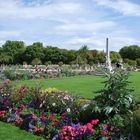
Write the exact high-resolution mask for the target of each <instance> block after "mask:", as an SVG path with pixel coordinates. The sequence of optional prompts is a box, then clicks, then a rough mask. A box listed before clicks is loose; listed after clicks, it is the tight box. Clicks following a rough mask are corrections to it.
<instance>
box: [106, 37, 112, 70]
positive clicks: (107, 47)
mask: <svg viewBox="0 0 140 140" xmlns="http://www.w3.org/2000/svg"><path fill="white" fill-rule="evenodd" d="M108 42H109V41H108V38H106V67H107V68H108V69H109V71H111V70H112V66H111V60H110V52H109V46H108Z"/></svg>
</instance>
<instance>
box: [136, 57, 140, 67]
mask: <svg viewBox="0 0 140 140" xmlns="http://www.w3.org/2000/svg"><path fill="white" fill-rule="evenodd" d="M136 63H137V66H140V58H137V59H136Z"/></svg>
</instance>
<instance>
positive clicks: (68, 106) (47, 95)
mask: <svg viewBox="0 0 140 140" xmlns="http://www.w3.org/2000/svg"><path fill="white" fill-rule="evenodd" d="M41 99H42V103H41V108H42V109H45V110H44V111H50V112H53V113H63V112H71V111H74V110H78V108H79V104H78V102H77V99H78V98H77V97H74V96H72V95H70V94H69V93H68V92H67V91H60V90H57V89H55V88H52V89H51V88H50V89H48V90H45V91H43V92H42V94H41Z"/></svg>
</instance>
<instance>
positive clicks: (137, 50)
mask: <svg viewBox="0 0 140 140" xmlns="http://www.w3.org/2000/svg"><path fill="white" fill-rule="evenodd" d="M119 53H120V55H121V57H122V58H123V59H131V60H136V59H137V58H140V47H139V46H137V45H131V46H126V47H123V48H121V49H120V51H119Z"/></svg>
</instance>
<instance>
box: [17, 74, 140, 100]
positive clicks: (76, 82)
mask: <svg viewBox="0 0 140 140" xmlns="http://www.w3.org/2000/svg"><path fill="white" fill-rule="evenodd" d="M103 81H105V78H104V77H99V76H78V77H65V78H61V79H41V80H25V81H20V82H17V85H18V86H21V85H27V86H29V87H33V86H37V85H39V84H40V85H41V86H42V88H44V89H45V88H49V87H55V88H58V89H63V90H68V91H70V92H71V93H72V94H73V95H80V96H83V97H86V98H93V97H94V96H96V95H97V94H96V93H95V92H96V91H98V90H100V89H101V88H102V87H104V84H103V83H102V82H103ZM129 81H130V82H131V83H130V87H132V88H133V89H134V90H135V91H134V93H133V95H134V97H135V98H136V99H137V100H138V98H140V72H133V73H131V74H130V77H129Z"/></svg>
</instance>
